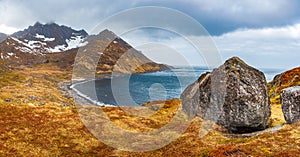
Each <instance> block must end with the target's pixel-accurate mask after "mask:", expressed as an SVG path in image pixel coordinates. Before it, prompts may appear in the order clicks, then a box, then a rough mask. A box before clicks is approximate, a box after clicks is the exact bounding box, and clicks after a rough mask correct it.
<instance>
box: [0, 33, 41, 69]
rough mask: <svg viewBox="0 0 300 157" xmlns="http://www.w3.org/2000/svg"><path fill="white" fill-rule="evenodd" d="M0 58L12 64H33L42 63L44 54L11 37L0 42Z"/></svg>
mask: <svg viewBox="0 0 300 157" xmlns="http://www.w3.org/2000/svg"><path fill="white" fill-rule="evenodd" d="M0 60H2V62H3V61H6V63H7V64H13V65H20V64H22V65H34V64H40V63H44V62H45V60H46V56H45V55H43V54H41V53H38V52H36V51H33V50H31V49H30V48H29V47H27V46H26V45H24V44H23V43H22V42H19V41H18V40H16V39H15V38H13V37H8V38H6V39H5V40H4V41H3V42H1V43H0Z"/></svg>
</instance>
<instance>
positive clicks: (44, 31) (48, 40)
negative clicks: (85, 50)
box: [11, 22, 88, 53]
mask: <svg viewBox="0 0 300 157" xmlns="http://www.w3.org/2000/svg"><path fill="white" fill-rule="evenodd" d="M87 36H88V34H87V33H86V32H85V31H84V30H74V29H72V28H70V27H67V26H63V25H61V26H60V25H58V24H56V23H47V24H41V23H39V22H37V23H35V24H34V25H33V26H29V27H28V28H27V29H24V30H23V31H19V32H16V33H14V34H12V35H11V38H12V39H13V40H16V41H17V42H18V43H20V44H23V45H24V46H25V47H26V48H28V49H30V51H34V52H36V53H37V52H38V53H49V52H62V51H66V50H69V49H73V48H77V47H80V46H83V45H85V44H87V41H86V37H87Z"/></svg>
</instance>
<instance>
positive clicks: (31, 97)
mask: <svg viewBox="0 0 300 157" xmlns="http://www.w3.org/2000/svg"><path fill="white" fill-rule="evenodd" d="M29 99H30V100H36V99H37V96H35V95H30V96H29Z"/></svg>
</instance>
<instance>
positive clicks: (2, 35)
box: [0, 33, 7, 42]
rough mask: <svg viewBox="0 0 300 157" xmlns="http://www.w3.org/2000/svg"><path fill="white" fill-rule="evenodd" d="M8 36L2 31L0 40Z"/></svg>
mask: <svg viewBox="0 0 300 157" xmlns="http://www.w3.org/2000/svg"><path fill="white" fill-rule="evenodd" d="M6 38H7V35H6V34H4V33H0V42H2V41H3V40H5V39H6Z"/></svg>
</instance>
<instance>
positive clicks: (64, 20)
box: [0, 0, 300, 35]
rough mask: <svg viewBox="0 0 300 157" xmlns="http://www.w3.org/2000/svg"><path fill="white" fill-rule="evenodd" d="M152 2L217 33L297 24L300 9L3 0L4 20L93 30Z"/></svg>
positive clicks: (277, 2) (214, 0) (208, 1)
mask: <svg viewBox="0 0 300 157" xmlns="http://www.w3.org/2000/svg"><path fill="white" fill-rule="evenodd" d="M149 5H150V6H163V7H169V8H173V9H178V10H179V11H182V12H184V13H186V14H188V15H190V16H192V17H193V18H195V19H196V20H197V21H198V22H200V23H201V24H203V25H204V26H205V27H206V28H207V29H208V31H209V32H210V33H211V34H213V35H220V34H223V33H226V32H229V31H233V30H236V29H238V28H258V27H270V26H283V25H287V24H293V23H296V22H297V20H299V13H300V10H299V9H298V8H299V7H300V2H299V1H297V0H264V1H261V0H243V1H236V0H227V1H220V0H191V1H188V2H187V1H182V0H164V1H162V0H144V1H140V0H128V1H123V0H115V1H113V2H112V1H110V0H101V1H99V0H89V1H81V0H43V1H40V0H27V1H25V0H14V1H10V0H2V1H0V16H1V21H0V24H2V25H5V26H7V27H14V28H17V29H24V28H26V27H27V26H28V25H32V24H33V23H35V22H36V21H40V22H43V23H46V22H49V21H55V22H57V23H59V24H65V25H68V26H72V27H74V28H76V29H82V28H84V29H86V30H87V31H91V30H92V29H93V28H94V27H95V26H96V25H97V24H98V23H99V22H100V21H102V20H104V19H105V18H107V17H109V16H111V15H112V14H115V13H117V12H119V11H122V10H125V9H129V8H132V7H139V6H149ZM162 16H163V15H162ZM0 31H1V30H0Z"/></svg>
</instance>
